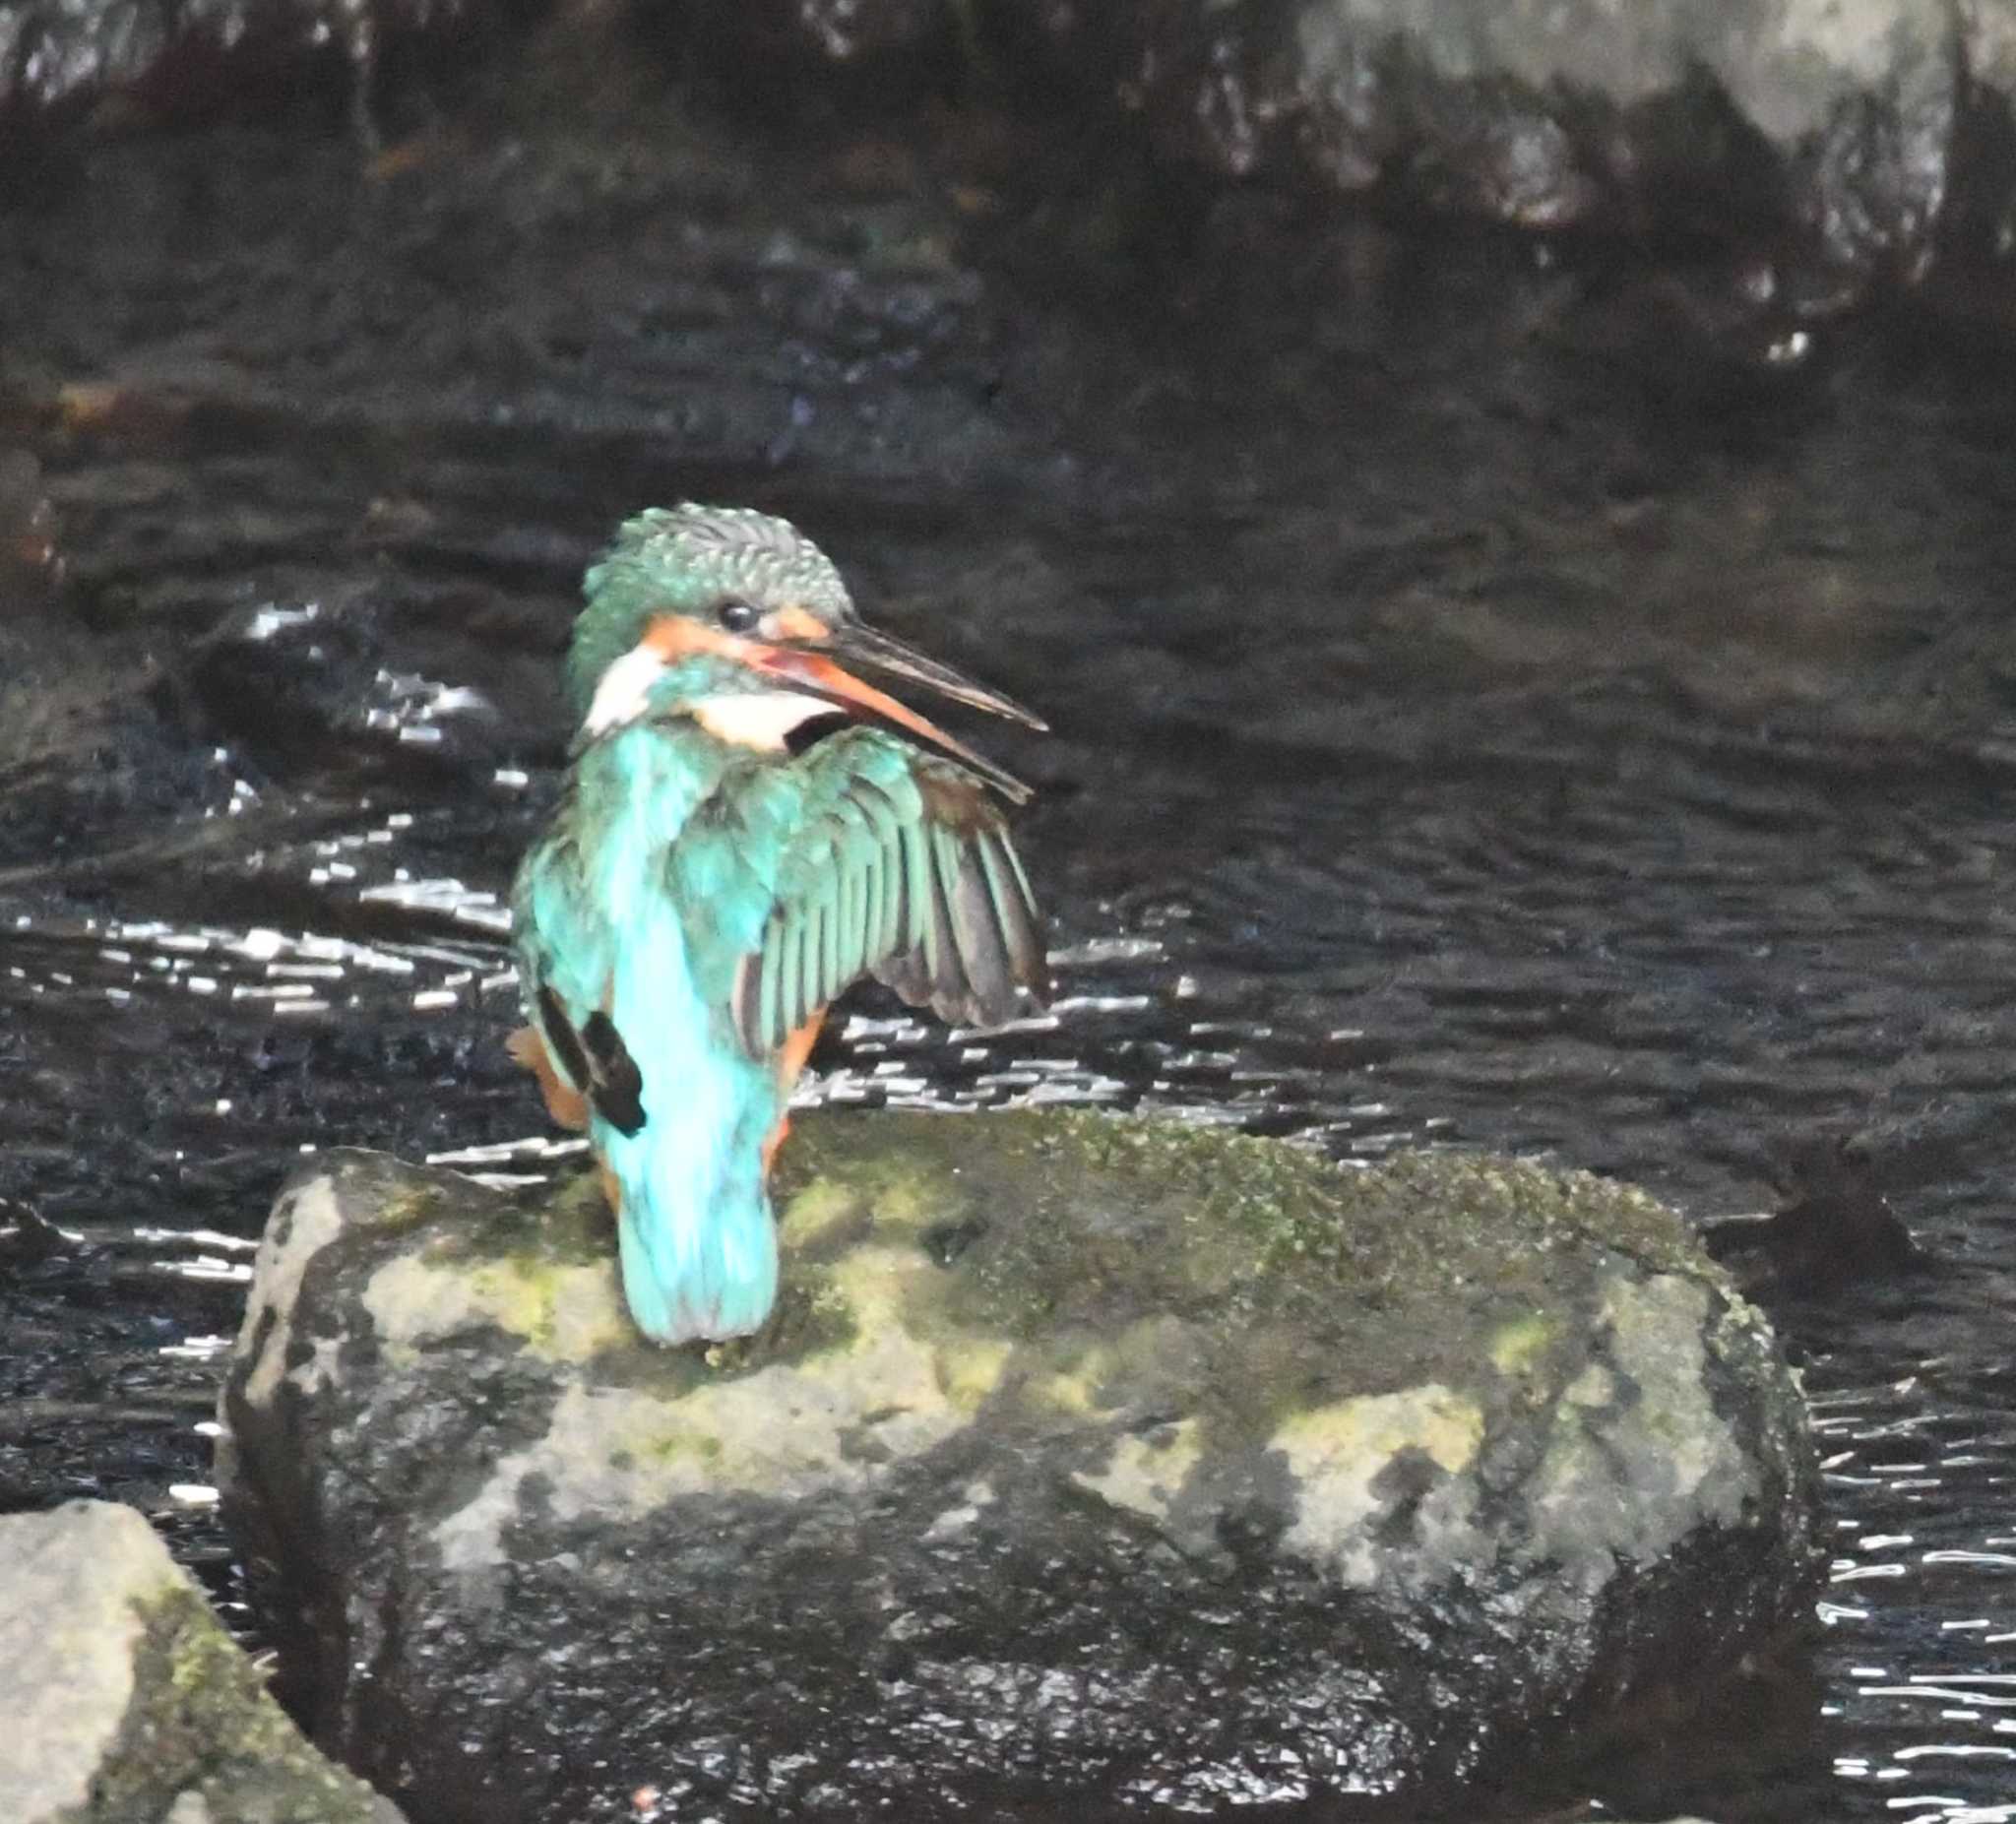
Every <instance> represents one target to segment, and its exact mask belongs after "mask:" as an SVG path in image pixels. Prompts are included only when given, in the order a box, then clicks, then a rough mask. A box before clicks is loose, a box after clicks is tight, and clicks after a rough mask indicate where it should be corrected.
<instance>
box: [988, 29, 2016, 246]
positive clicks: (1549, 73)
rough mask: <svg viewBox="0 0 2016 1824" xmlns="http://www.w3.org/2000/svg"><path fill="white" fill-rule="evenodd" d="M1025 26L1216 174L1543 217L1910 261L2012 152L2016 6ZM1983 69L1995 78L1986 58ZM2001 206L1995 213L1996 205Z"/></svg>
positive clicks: (2014, 187) (2007, 179)
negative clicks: (2004, 147) (2008, 115)
mask: <svg viewBox="0 0 2016 1824" xmlns="http://www.w3.org/2000/svg"><path fill="white" fill-rule="evenodd" d="M995 11H996V12H997V13H998V14H1000V15H1001V16H1003V17H1004V18H1005V20H1006V22H1007V24H1006V27H1005V30H1006V31H1007V32H1008V34H1009V35H1010V37H1011V38H1012V39H1013V41H1015V42H1017V43H1019V44H1025V45H1032V46H1037V47H1041V49H1042V50H1046V51H1047V53H1048V55H1049V58H1050V60H1051V67H1052V69H1053V70H1054V71H1055V72H1056V73H1057V74H1058V75H1060V76H1065V77H1067V78H1068V77H1071V76H1074V75H1075V76H1076V77H1077V79H1078V81H1079V82H1080V84H1081V88H1082V91H1084V92H1087V93H1091V94H1099V95H1102V96H1103V97H1104V98H1105V99H1106V100H1107V102H1108V103H1109V104H1112V105H1116V106H1117V108H1118V109H1119V110H1120V111H1121V112H1123V113H1129V114H1134V115H1137V116H1138V117H1139V118H1140V120H1141V121H1142V123H1143V124H1144V126H1145V128H1146V130H1147V133H1148V135H1149V136H1150V138H1151V139H1152V140H1153V142H1154V143H1155V144H1156V145H1157V146H1158V147H1159V148H1160V149H1161V150H1162V151H1163V152H1164V154H1165V155H1166V156H1169V157H1174V158H1176V159H1178V160H1181V161H1184V162H1188V163H1191V164H1194V165H1197V166H1200V167H1202V168H1203V169H1205V170H1207V171H1209V172H1211V173H1214V174H1216V175H1218V176H1222V177H1247V176H1253V175H1263V176H1268V177H1271V178H1273V179H1276V180H1277V181H1280V180H1287V181H1290V182H1294V183H1303V184H1307V183H1313V184H1315V185H1316V186H1317V187H1319V188H1322V189H1327V190H1331V191H1334V192H1344V193H1348V194H1356V193H1361V192H1370V191H1374V190H1377V191H1381V192H1383V193H1386V194H1390V195H1393V196H1396V197H1398V198H1400V199H1402V200H1405V201H1408V202H1412V203H1417V204H1427V205H1429V206H1431V207H1437V208H1451V209H1456V210H1460V211H1463V212H1466V213H1471V214H1479V215H1483V216H1486V217H1489V218H1491V219H1494V220H1500V221H1504V222H1508V223H1512V224H1514V225H1517V226H1521V227H1527V228H1538V229H1550V230H1551V229H1561V228H1570V227H1587V228H1595V229H1600V230H1604V231H1606V232H1619V231H1621V232H1625V233H1629V234H1632V235H1634V236H1642V235H1647V234H1651V235H1664V236H1673V235H1682V236H1684V235H1692V234H1699V233H1706V234H1707V235H1708V236H1710V237H1711V238H1712V239H1713V240H1715V241H1717V242H1729V241H1734V242H1737V243H1741V242H1743V241H1746V240H1749V241H1757V242H1762V243H1764V244H1777V243H1780V242H1787V243H1794V244H1796V245H1797V247H1798V248H1800V249H1801V250H1802V252H1803V254H1804V256H1805V257H1808V258H1811V259H1813V260H1815V261H1816V262H1819V263H1821V264H1831V265H1835V266H1839V267H1843V268H1846V269H1848V270H1850V271H1853V272H1857V273H1860V274H1863V275H1865V276H1866V275H1872V274H1876V273H1882V274H1886V275H1891V276H1895V277H1899V278H1903V279H1907V280H1910V279H1916V278H1918V277H1921V276H1922V274H1923V272H1924V270H1925V269H1926V266H1927V264H1928V263H1929V261H1930V259H1931V257H1932V255H1933V253H1934V251H1935V250H1936V248H1937V246H1938V244H1939V231H1940V223H1941V219H1942V216H1943V215H1944V214H1945V213H1947V212H1948V211H1950V210H1952V209H1953V208H1954V207H1955V206H1956V200H1957V199H1963V198H1965V199H1968V200H1967V201H1966V204H1965V207H1966V209H1967V210H1968V211H1971V212H1974V213H1981V204H1980V201H1979V197H1978V193H1979V192H1981V191H1982V190H1983V189H1984V188H1985V189H1986V190H1988V191H1990V192H1992V194H1993V195H1994V196H1995V197H1996V198H2000V199H2006V198H2007V197H2008V196H2009V195H2010V194H2011V193H2012V191H2016V168H2012V167H2011V164H2010V161H2009V159H2008V158H2007V157H2006V156H2005V152H1996V151H1994V150H1992V149H1993V148H1994V147H1997V146H2000V145H2001V143H2002V139H2001V136H1997V135H1995V134H1992V133H1986V132H1984V130H1983V126H1982V123H1983V122H1984V121H1985V120H1989V119H1991V118H1993V117H1995V116H1996V115H1998V114H2001V113H2005V109H2004V103H2003V100H2002V97H2003V96H2004V95H2006V94H2007V93H2008V88H2007V85H2006V83H2003V82H2002V74H2003V69H2004V66H2005V65H2007V64H2012V63H2016V12H2012V10H2011V9H2010V8H2009V7H2008V6H2006V5H2002V4H1997V5H1991V6H1987V7H1983V8H1978V9H1971V10H1968V11H1966V12H1964V13H1962V12H1960V11H1957V10H1951V9H1946V8H1940V7H1927V6H1921V5H1918V4H1916V3H1915V0H1864V3H1862V4H1859V5H1854V6H1842V5H1839V4H1835V3H1834V0H1742V3H1741V4H1736V5H1729V4H1725V3H1724V0H1670V3H1669V4H1666V5H1662V6H1660V7H1657V8H1655V9H1647V8H1644V7H1638V6H1629V5H1619V4H1617V3H1616V0H1569V3H1568V4H1564V5H1557V6H1547V7H1495V8H1493V7H1483V8H1480V7H1477V6H1474V5H1471V4H1469V3H1468V0H1431V3H1430V4H1427V5H1421V4H1418V3H1417V0H1247V3H1246V4H1236V5H1230V6H1227V5H1222V4H1214V3H1212V0H1175V3H1170V0H1136V4H1132V5H1126V6H1121V7H1117V8H1112V9H1093V8H1082V7H1070V6H1058V5H1053V4H1050V0H999V4H997V6H996V8H995ZM1984 78H1985V80H1983V79H1984ZM2000 208H2001V206H2000V205H1999V204H1998V205H1997V206H1996V208H1995V209H1994V210H1990V212H1989V213H1996V211H1997V210H1999V209H2000Z"/></svg>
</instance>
